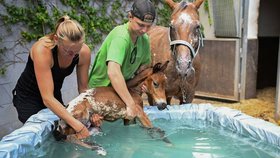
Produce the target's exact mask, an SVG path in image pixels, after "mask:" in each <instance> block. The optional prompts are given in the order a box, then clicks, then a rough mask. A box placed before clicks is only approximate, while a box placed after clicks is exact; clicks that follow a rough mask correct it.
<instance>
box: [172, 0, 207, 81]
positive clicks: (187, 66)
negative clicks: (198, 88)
mask: <svg viewBox="0 0 280 158" xmlns="http://www.w3.org/2000/svg"><path fill="white" fill-rule="evenodd" d="M166 2H167V4H168V5H169V7H170V8H171V9H172V10H173V13H172V15H171V20H170V27H169V28H170V30H169V31H170V33H169V34H170V35H169V38H170V46H171V51H172V56H173V58H174V60H175V61H176V63H175V64H176V69H177V71H178V73H179V74H180V75H181V76H190V75H194V73H195V70H194V68H193V65H192V62H193V60H194V58H195V56H196V54H197V52H198V49H199V47H200V45H201V44H202V43H201V42H202V36H201V33H200V22H199V15H198V8H199V7H200V5H201V3H202V2H203V0H196V1H195V2H193V3H188V2H185V1H182V2H180V3H176V2H173V1H172V0H166Z"/></svg>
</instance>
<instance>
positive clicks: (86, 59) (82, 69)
mask: <svg viewBox="0 0 280 158" xmlns="http://www.w3.org/2000/svg"><path fill="white" fill-rule="evenodd" d="M90 61H91V52H90V49H89V47H88V46H87V45H86V44H83V47H82V49H81V51H80V55H79V63H78V65H77V83H78V91H79V93H82V92H84V91H85V90H87V89H88V73H89V66H90Z"/></svg>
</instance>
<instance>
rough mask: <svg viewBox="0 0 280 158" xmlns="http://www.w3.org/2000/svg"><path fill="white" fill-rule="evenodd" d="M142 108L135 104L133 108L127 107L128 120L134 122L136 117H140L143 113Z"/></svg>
mask: <svg viewBox="0 0 280 158" xmlns="http://www.w3.org/2000/svg"><path fill="white" fill-rule="evenodd" d="M142 111H143V110H142V108H141V107H140V106H139V105H137V104H134V105H132V106H127V107H126V119H129V120H132V119H134V118H135V117H137V116H139V115H140V114H141V113H142Z"/></svg>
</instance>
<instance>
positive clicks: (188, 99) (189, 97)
mask: <svg viewBox="0 0 280 158" xmlns="http://www.w3.org/2000/svg"><path fill="white" fill-rule="evenodd" d="M194 94H195V91H194V90H191V91H188V93H187V95H186V96H185V101H184V99H183V96H182V97H180V99H179V100H180V105H182V104H188V103H191V102H192V101H193V98H194Z"/></svg>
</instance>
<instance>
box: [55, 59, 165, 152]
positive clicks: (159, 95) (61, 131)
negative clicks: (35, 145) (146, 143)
mask: <svg viewBox="0 0 280 158" xmlns="http://www.w3.org/2000/svg"><path fill="white" fill-rule="evenodd" d="M167 65H168V61H167V62H165V64H163V65H161V64H160V63H158V64H156V65H154V66H153V67H151V68H147V69H145V70H143V71H142V72H140V73H139V74H137V75H136V76H135V77H134V78H133V79H132V80H130V81H128V82H127V86H128V89H129V92H130V94H131V95H132V97H133V99H134V101H135V103H136V104H137V105H138V106H141V107H142V109H143V100H142V97H141V95H142V91H141V86H142V85H143V84H144V85H145V86H146V87H147V93H148V94H149V95H150V96H152V97H153V100H154V101H155V104H156V105H158V108H159V109H161V108H165V107H166V97H165V82H166V76H165V74H164V73H163V71H164V70H165V68H166V67H167ZM67 111H68V112H69V113H71V114H72V115H73V116H74V117H75V118H76V119H78V120H79V121H81V122H82V123H83V124H84V125H85V126H86V127H88V128H89V127H90V126H91V122H90V118H91V115H92V114H99V115H101V116H103V118H104V120H106V121H115V120H117V119H120V118H122V119H125V118H126V105H125V103H124V102H123V101H122V99H121V98H120V97H119V96H118V94H117V93H116V92H115V90H114V89H113V88H112V87H98V88H94V89H89V90H87V91H86V92H85V93H81V94H80V95H79V96H78V97H77V98H75V99H74V100H72V101H71V102H70V103H69V104H68V107H67ZM137 118H138V120H139V121H140V123H141V124H142V126H143V127H145V128H147V129H148V130H149V132H148V133H149V134H152V133H153V132H157V133H159V136H160V137H161V139H162V140H164V141H166V142H168V143H169V141H168V140H167V138H165V136H164V133H163V131H161V130H160V129H158V128H153V125H152V123H151V121H150V120H149V118H148V116H147V115H146V114H145V113H144V111H142V112H141V113H139V114H138V115H137ZM151 131H152V132H151ZM75 133H76V132H75V130H74V129H73V128H72V127H71V126H69V125H67V124H66V122H65V121H63V120H60V121H59V123H58V129H57V130H56V133H54V134H55V137H56V139H57V140H60V139H66V141H69V142H72V143H76V144H79V145H82V146H84V147H86V148H90V149H92V150H96V151H97V152H98V153H99V154H101V155H105V154H106V152H105V150H104V149H103V148H102V147H101V146H99V145H97V144H94V145H93V144H88V143H86V142H82V141H80V140H79V139H77V136H76V134H75ZM151 136H153V135H151ZM58 137H60V138H58Z"/></svg>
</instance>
